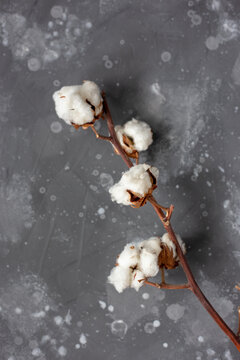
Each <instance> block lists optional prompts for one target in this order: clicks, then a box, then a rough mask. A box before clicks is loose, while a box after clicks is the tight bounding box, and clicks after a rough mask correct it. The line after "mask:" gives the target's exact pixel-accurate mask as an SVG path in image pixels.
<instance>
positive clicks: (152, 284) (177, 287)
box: [144, 280, 190, 290]
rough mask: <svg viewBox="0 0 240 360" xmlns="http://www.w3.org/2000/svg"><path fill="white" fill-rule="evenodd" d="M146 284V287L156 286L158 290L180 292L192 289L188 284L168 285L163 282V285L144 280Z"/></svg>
mask: <svg viewBox="0 0 240 360" xmlns="http://www.w3.org/2000/svg"><path fill="white" fill-rule="evenodd" d="M144 283H145V284H146V285H150V286H154V287H156V288H158V289H169V290H180V289H189V288H190V287H189V285H188V284H166V283H165V282H164V283H163V282H161V284H158V283H153V282H151V281H148V280H144Z"/></svg>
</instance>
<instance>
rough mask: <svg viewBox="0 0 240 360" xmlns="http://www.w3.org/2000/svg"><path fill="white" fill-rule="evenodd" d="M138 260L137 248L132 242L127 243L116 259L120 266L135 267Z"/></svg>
mask: <svg viewBox="0 0 240 360" xmlns="http://www.w3.org/2000/svg"><path fill="white" fill-rule="evenodd" d="M138 261H139V248H138V246H136V245H135V244H134V243H131V244H127V245H126V246H125V248H124V250H123V251H122V252H121V254H120V255H119V257H118V259H117V263H118V265H119V266H121V267H125V268H128V267H132V268H134V267H136V266H137V263H138Z"/></svg>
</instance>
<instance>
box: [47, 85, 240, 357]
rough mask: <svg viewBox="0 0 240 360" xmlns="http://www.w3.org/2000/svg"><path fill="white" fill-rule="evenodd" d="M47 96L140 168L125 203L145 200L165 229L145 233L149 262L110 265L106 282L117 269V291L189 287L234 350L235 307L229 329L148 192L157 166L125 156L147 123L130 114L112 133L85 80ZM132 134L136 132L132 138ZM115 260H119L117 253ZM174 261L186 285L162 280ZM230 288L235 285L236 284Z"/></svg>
mask: <svg viewBox="0 0 240 360" xmlns="http://www.w3.org/2000/svg"><path fill="white" fill-rule="evenodd" d="M53 99H54V101H55V109H56V112H57V114H58V116H59V117H60V118H62V119H63V120H64V121H65V122H66V123H67V124H69V125H73V126H74V127H75V128H76V129H78V128H79V127H82V128H84V129H86V128H88V127H91V129H92V131H93V132H94V133H95V135H96V137H97V138H98V139H101V140H106V141H108V142H111V144H112V145H113V147H114V149H115V151H116V153H117V154H119V155H120V156H121V158H122V159H123V161H124V162H125V164H126V165H127V167H128V168H129V169H130V170H131V169H133V171H132V172H131V176H135V175H137V174H136V173H139V172H140V174H141V176H142V177H143V178H145V179H147V180H146V182H145V183H144V185H145V187H146V185H147V189H146V192H145V191H144V193H140V192H141V191H140V192H136V191H134V190H133V189H127V198H126V199H125V202H126V204H125V205H132V206H133V207H140V206H143V205H144V204H145V203H146V202H147V201H148V202H149V203H150V204H151V205H152V207H153V208H154V210H155V212H156V214H157V216H158V217H159V219H160V221H161V222H162V224H163V226H164V228H165V230H166V231H167V234H165V235H167V237H166V239H165V240H166V241H165V243H164V239H163V238H164V236H165V235H164V236H163V237H162V239H161V240H160V239H158V238H154V239H151V238H150V239H148V240H147V241H148V245H147V247H148V246H150V245H149V244H150V243H151V246H150V250H149V249H148V248H147V247H146V249H145V250H146V254H145V255H146V256H148V257H146V259H148V260H149V258H150V259H151V256H152V262H150V265H151V266H150V267H149V266H145V265H146V264H147V262H146V261H145V260H146V259H145V260H144V261H141V259H140V262H139V261H138V260H137V261H135V262H134V263H133V264H131V265H129V266H128V267H126V266H123V265H121V264H120V266H116V267H115V268H114V269H113V270H112V273H111V275H110V276H111V281H112V282H114V281H115V279H116V278H118V276H119V272H120V273H121V274H122V275H123V277H124V281H125V282H123V283H122V284H120V285H121V286H120V285H119V292H121V291H122V290H123V289H124V288H126V287H129V286H131V287H134V288H135V289H136V290H138V289H139V288H140V287H141V286H142V285H143V284H146V285H150V286H154V287H156V288H159V289H189V290H191V291H192V292H193V293H194V294H195V295H196V297H197V298H198V300H199V301H200V303H201V304H202V306H203V307H204V308H205V309H206V310H207V311H208V313H209V314H210V315H211V317H212V318H213V319H214V320H215V322H216V323H217V325H218V326H219V327H220V328H221V329H222V330H223V332H224V333H225V334H226V335H227V336H228V337H229V338H230V340H231V341H232V342H233V343H234V345H235V346H236V348H237V349H238V351H239V352H240V308H239V309H238V315H239V328H238V332H237V334H235V333H234V332H233V331H232V330H231V329H230V328H229V327H228V325H227V324H226V323H225V322H224V320H223V319H222V318H221V316H220V315H219V314H218V313H217V312H216V310H215V309H214V308H213V306H212V305H211V304H210V302H209V301H208V300H207V298H206V297H205V295H204V294H203V293H202V291H201V289H200V288H199V286H198V284H197V282H196V280H195V278H194V276H193V274H192V271H191V269H190V267H189V265H188V263H187V260H186V258H185V256H184V249H185V248H184V246H183V244H181V242H180V238H179V237H178V236H177V235H176V234H175V232H174V230H173V228H172V226H171V223H170V220H171V216H172V212H173V205H171V206H170V207H169V208H166V207H163V206H162V205H160V204H158V202H157V201H156V200H155V198H154V196H153V195H152V192H153V190H154V189H155V188H156V187H157V184H156V178H157V175H158V170H157V169H156V168H154V167H151V166H149V165H147V164H141V165H135V166H134V167H133V164H132V162H131V160H130V157H132V158H135V159H136V162H138V152H139V151H142V150H146V148H147V147H148V146H149V145H150V144H151V142H152V133H151V130H150V128H149V126H148V125H147V124H144V123H143V122H139V121H138V120H136V119H132V120H131V121H129V122H128V123H127V124H125V125H124V127H118V129H117V133H116V129H115V127H114V124H113V120H112V117H111V113H110V110H109V107H108V104H107V100H106V96H105V94H104V93H102V95H101V93H100V90H99V88H98V86H97V85H96V84H95V83H93V82H91V81H85V82H84V83H83V85H78V86H65V87H63V88H62V89H60V90H59V91H56V92H55V93H54V94H53ZM101 117H102V118H105V119H106V121H107V127H108V131H109V136H103V135H100V134H99V133H98V132H97V131H96V129H95V127H94V123H95V121H97V120H98V119H99V118H101ZM136 134H138V136H137V137H136ZM141 134H144V141H143V139H141V136H140V135H141ZM130 170H129V172H130ZM128 175H129V174H128ZM123 176H124V175H123ZM140 178H141V177H140ZM119 189H121V184H120V187H119ZM169 242H170V243H171V244H173V246H174V249H176V254H174V252H173V251H172V250H173V247H172V250H171V246H170V247H169V246H168V245H169ZM157 244H158V245H157ZM167 244H168V245H167ZM156 245H157V246H158V249H159V250H158V251H157V253H156V252H155V249H156ZM160 247H161V250H160ZM151 248H152V250H151ZM130 249H131V250H132V251H135V252H136V251H137V252H141V251H142V248H141V247H140V248H138V249H135V248H134V246H132V247H130ZM143 249H144V246H143ZM143 252H144V250H143ZM119 262H121V259H120V258H119ZM178 263H180V264H181V266H182V268H183V271H184V272H185V275H186V278H187V284H180V285H171V284H166V283H165V278H164V267H165V268H167V269H168V268H174V267H175V266H177V265H178ZM117 265H119V264H117ZM125 265H126V264H125ZM159 268H160V269H161V271H162V282H161V283H160V284H157V283H152V282H150V281H148V280H147V279H148V277H152V276H155V275H156V274H157V273H158V271H159ZM236 288H237V289H238V290H240V287H239V286H237V287H236Z"/></svg>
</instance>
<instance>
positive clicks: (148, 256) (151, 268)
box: [139, 248, 160, 277]
mask: <svg viewBox="0 0 240 360" xmlns="http://www.w3.org/2000/svg"><path fill="white" fill-rule="evenodd" d="M159 253H160V251H159ZM159 253H158V254H159ZM139 269H140V270H141V271H142V273H143V274H145V276H146V277H153V276H156V275H157V273H158V271H159V266H158V255H157V254H156V253H154V252H152V251H150V250H148V249H147V248H143V249H142V251H141V254H140V260H139Z"/></svg>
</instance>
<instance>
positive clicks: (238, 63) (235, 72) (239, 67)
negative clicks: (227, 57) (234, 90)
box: [232, 53, 240, 85]
mask: <svg viewBox="0 0 240 360" xmlns="http://www.w3.org/2000/svg"><path fill="white" fill-rule="evenodd" d="M232 79H233V82H234V84H236V85H240V53H239V54H238V57H237V59H236V60H235V63H234V65H233V69H232Z"/></svg>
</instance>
